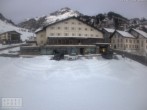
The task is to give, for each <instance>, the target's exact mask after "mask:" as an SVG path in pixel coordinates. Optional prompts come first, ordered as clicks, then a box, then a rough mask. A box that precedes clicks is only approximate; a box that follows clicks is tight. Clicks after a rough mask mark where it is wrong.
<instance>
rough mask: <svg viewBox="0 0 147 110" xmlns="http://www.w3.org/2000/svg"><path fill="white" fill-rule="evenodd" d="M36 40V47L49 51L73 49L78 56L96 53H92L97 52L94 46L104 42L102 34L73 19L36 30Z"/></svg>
mask: <svg viewBox="0 0 147 110" xmlns="http://www.w3.org/2000/svg"><path fill="white" fill-rule="evenodd" d="M36 40H37V45H38V46H46V47H47V48H50V50H51V49H55V48H56V49H57V48H62V49H65V48H66V51H69V50H73V49H75V50H77V51H78V53H80V54H85V53H91V52H92V53H96V52H93V51H94V50H95V51H97V50H98V49H99V47H98V49H97V47H96V45H95V44H96V43H103V41H104V39H103V33H102V32H101V31H100V30H98V29H96V28H94V27H92V26H90V25H88V24H85V23H84V22H82V21H81V20H79V19H78V18H75V17H72V18H68V19H64V20H61V21H58V22H55V23H52V24H50V25H48V26H46V27H43V28H42V29H39V30H37V31H36ZM44 51H47V50H44ZM87 51H88V52H87ZM97 52H98V51H97ZM68 53H69V52H68Z"/></svg>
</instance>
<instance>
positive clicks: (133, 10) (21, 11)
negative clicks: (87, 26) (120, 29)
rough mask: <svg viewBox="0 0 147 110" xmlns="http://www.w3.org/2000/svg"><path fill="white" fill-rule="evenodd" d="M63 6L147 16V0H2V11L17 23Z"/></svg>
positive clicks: (92, 11)
mask: <svg viewBox="0 0 147 110" xmlns="http://www.w3.org/2000/svg"><path fill="white" fill-rule="evenodd" d="M63 7H69V8H71V9H73V10H77V11H79V12H81V13H82V14H86V15H96V14H98V13H107V12H109V11H114V12H117V13H119V14H121V15H123V16H125V17H127V18H135V17H139V18H141V17H145V18H147V0H0V13H2V14H3V15H4V16H6V17H7V18H9V19H12V20H13V21H14V22H16V23H18V22H20V21H23V20H24V19H26V18H31V17H37V16H43V15H48V14H49V13H51V12H54V11H56V10H58V9H60V8H63Z"/></svg>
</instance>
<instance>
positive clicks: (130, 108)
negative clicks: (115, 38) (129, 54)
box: [0, 56, 147, 110]
mask: <svg viewBox="0 0 147 110" xmlns="http://www.w3.org/2000/svg"><path fill="white" fill-rule="evenodd" d="M118 57H119V60H115V59H113V60H105V59H102V58H101V57H98V58H96V57H95V58H93V59H84V58H83V59H80V60H76V61H65V60H63V61H53V60H49V59H50V57H49V56H37V57H32V58H4V57H0V69H1V70H0V97H8V98H9V97H18V98H22V100H23V106H22V108H21V109H20V110H146V109H147V104H146V102H147V95H146V93H147V80H146V79H147V67H146V66H144V65H142V64H139V63H137V62H135V61H132V60H130V59H122V58H121V57H120V56H118Z"/></svg>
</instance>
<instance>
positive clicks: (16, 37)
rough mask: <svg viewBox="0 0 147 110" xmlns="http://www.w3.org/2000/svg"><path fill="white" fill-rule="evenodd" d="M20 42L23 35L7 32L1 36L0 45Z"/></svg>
mask: <svg viewBox="0 0 147 110" xmlns="http://www.w3.org/2000/svg"><path fill="white" fill-rule="evenodd" d="M20 42H21V34H20V33H18V32H16V31H7V32H3V33H1V34H0V43H2V44H12V43H20Z"/></svg>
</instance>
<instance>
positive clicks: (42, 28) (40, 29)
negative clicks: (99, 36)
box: [35, 16, 101, 33]
mask: <svg viewBox="0 0 147 110" xmlns="http://www.w3.org/2000/svg"><path fill="white" fill-rule="evenodd" d="M69 19H76V20H79V21H80V22H83V23H84V24H87V23H86V22H84V21H82V20H80V19H78V18H77V17H75V16H74V17H73V16H72V17H68V18H65V19H61V20H58V21H55V22H52V23H50V24H48V25H45V26H44V27H41V28H39V29H37V30H36V31H35V33H38V32H39V31H42V30H44V29H46V28H47V27H48V26H51V25H54V24H56V23H59V22H63V21H66V20H69ZM87 25H88V26H90V27H92V28H94V29H96V30H98V31H100V30H99V29H97V28H96V27H94V26H92V25H89V24H87ZM100 32H101V31H100Z"/></svg>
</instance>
